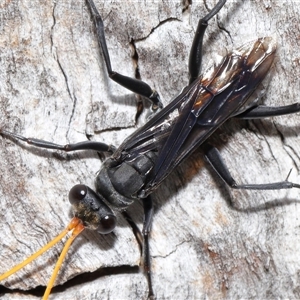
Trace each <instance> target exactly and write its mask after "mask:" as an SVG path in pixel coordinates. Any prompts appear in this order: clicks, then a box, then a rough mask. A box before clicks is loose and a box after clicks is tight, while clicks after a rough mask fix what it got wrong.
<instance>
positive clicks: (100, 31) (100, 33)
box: [86, 0, 162, 109]
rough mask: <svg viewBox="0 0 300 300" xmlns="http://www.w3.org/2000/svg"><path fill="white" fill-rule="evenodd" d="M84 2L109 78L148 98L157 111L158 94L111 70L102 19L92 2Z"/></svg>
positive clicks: (136, 81) (144, 85)
mask: <svg viewBox="0 0 300 300" xmlns="http://www.w3.org/2000/svg"><path fill="white" fill-rule="evenodd" d="M86 2H87V4H88V6H89V8H90V11H91V14H92V17H93V20H94V23H95V26H96V30H97V38H98V43H99V46H100V47H101V49H102V52H103V57H104V61H105V64H106V68H107V72H108V75H109V77H110V78H111V79H112V80H114V81H115V82H117V83H118V84H120V85H122V86H123V87H125V88H127V89H128V90H130V91H132V92H134V93H136V94H139V95H141V96H144V97H146V98H148V99H149V100H150V101H151V102H152V108H153V109H157V108H158V107H160V108H162V103H161V101H160V97H159V95H158V93H157V92H156V91H155V90H153V89H152V88H151V87H150V86H149V85H148V84H147V83H145V82H144V81H141V80H138V79H135V78H130V77H127V76H124V75H121V74H119V73H117V72H115V71H113V70H112V68H111V62H110V58H109V53H108V49H107V45H106V40H105V34H104V25H103V21H102V18H101V16H100V14H99V12H98V11H97V8H96V6H95V4H94V2H93V0H86Z"/></svg>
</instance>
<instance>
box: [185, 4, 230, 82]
mask: <svg viewBox="0 0 300 300" xmlns="http://www.w3.org/2000/svg"><path fill="white" fill-rule="evenodd" d="M225 3H226V0H220V1H219V2H218V3H217V4H216V6H215V7H214V8H213V9H212V10H211V11H210V12H209V13H208V14H207V15H206V16H205V17H204V18H202V19H200V20H199V23H198V26H197V30H196V34H195V37H194V40H193V44H192V48H191V51H190V57H189V73H190V84H191V83H192V82H193V81H194V80H195V79H197V77H198V76H199V74H200V70H201V62H202V46H203V36H204V33H205V30H206V28H207V25H208V21H209V20H210V19H211V18H212V17H213V16H215V15H216V14H217V13H218V12H219V11H220V9H221V8H222V7H223V5H224V4H225Z"/></svg>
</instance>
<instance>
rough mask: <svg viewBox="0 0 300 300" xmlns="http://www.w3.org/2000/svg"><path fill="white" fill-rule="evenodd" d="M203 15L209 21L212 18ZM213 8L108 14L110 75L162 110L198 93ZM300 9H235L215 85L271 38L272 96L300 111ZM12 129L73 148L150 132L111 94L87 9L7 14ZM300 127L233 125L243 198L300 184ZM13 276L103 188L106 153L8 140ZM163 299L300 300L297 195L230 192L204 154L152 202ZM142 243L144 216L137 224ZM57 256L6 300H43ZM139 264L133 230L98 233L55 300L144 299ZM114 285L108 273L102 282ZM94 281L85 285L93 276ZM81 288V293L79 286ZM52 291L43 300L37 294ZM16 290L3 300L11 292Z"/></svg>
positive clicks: (21, 277)
mask: <svg viewBox="0 0 300 300" xmlns="http://www.w3.org/2000/svg"><path fill="white" fill-rule="evenodd" d="M205 3H206V5H207V7H206V6H205ZM215 3H216V1H214V0H210V1H206V2H204V1H193V4H192V5H188V1H186V2H185V3H183V1H163V2H162V3H160V2H153V1H143V2H137V1H124V2H115V1H105V2H104V1H96V6H97V8H98V10H99V12H100V14H101V15H102V16H103V19H104V24H105V33H106V38H107V44H108V48H109V52H110V55H111V60H112V68H113V70H115V71H118V72H120V73H121V74H124V75H128V76H132V77H135V76H136V74H137V70H138V71H139V74H140V77H141V78H142V80H144V81H146V82H147V83H149V84H150V85H151V86H152V87H154V88H155V89H156V90H157V91H158V92H159V93H160V95H161V97H162V100H163V103H164V105H166V104H167V103H169V102H170V101H171V99H172V98H173V97H174V96H175V95H177V94H178V93H179V92H180V91H181V89H182V88H183V87H184V86H186V85H187V83H188V69H187V64H188V54H189V49H190V46H191V43H192V39H193V35H194V33H195V30H196V26H197V22H198V20H199V18H200V17H201V16H204V15H205V14H206V13H207V9H211V8H212V6H213V5H214V4H215ZM299 15H300V4H299V3H298V1H289V2H283V1H258V0H256V1H239V2H236V1H228V3H226V4H225V7H224V8H223V9H222V10H221V12H220V13H219V14H218V16H217V17H215V18H213V20H212V21H211V22H210V23H209V28H208V30H207V34H206V39H205V44H204V46H205V47H204V58H203V70H205V69H206V67H208V66H210V65H212V64H213V62H214V61H215V60H216V58H217V54H222V55H225V54H226V49H227V50H230V49H234V48H235V47H238V46H240V45H241V44H243V43H245V42H248V41H251V40H255V39H256V38H257V37H262V36H269V35H272V36H274V37H276V38H277V43H278V50H277V55H276V61H275V63H274V66H273V67H272V69H271V71H270V75H271V76H270V77H271V78H269V83H268V80H267V81H264V84H263V86H262V87H260V89H258V92H257V93H256V95H260V94H261V92H262V91H264V94H263V101H264V102H265V103H266V104H267V105H272V106H273V105H274V106H280V105H288V104H292V103H294V102H297V101H298V91H299V90H300V86H299V78H300V68H299V53H300V52H299V49H300V45H299V43H298V39H297V37H298V35H299ZM0 20H1V22H0V30H1V34H0V46H1V47H0V118H1V119H0V120H1V123H0V126H1V127H2V128H3V127H4V128H5V129H7V130H10V131H13V132H16V133H18V134H21V135H24V136H27V137H36V138H42V139H45V140H47V141H52V142H55V143H59V144H66V143H74V142H79V141H83V140H86V139H87V138H90V139H91V140H96V141H102V142H105V143H108V144H113V145H116V146H118V145H120V143H121V142H122V141H123V140H124V139H125V137H126V136H128V135H129V134H130V133H131V132H133V131H134V130H135V129H136V128H137V127H138V126H140V125H141V124H142V123H143V122H144V120H145V118H146V117H147V115H148V114H149V109H148V108H149V105H148V103H147V102H145V103H144V110H143V113H142V115H141V116H139V118H138V122H136V116H137V114H138V112H139V111H140V110H139V108H140V107H141V102H140V101H141V99H140V98H139V97H137V96H135V95H134V94H132V93H131V92H130V91H128V90H126V89H124V88H122V87H120V86H119V85H117V84H116V83H114V82H112V81H111V80H110V79H109V78H108V75H107V72H106V69H105V65H104V61H103V58H102V55H101V52H100V51H99V48H98V44H97V40H96V36H95V32H94V26H93V23H92V20H91V17H90V13H89V10H88V8H87V6H86V3H85V2H84V1H80V2H72V1H57V2H55V1H54V2H51V1H43V2H39V3H38V5H37V3H36V2H34V1H25V0H19V1H15V0H12V1H6V2H5V3H4V4H2V5H0ZM299 126H300V119H299V114H298V115H290V116H282V117H276V118H270V119H265V120H256V121H240V120H230V121H229V122H227V123H226V125H224V126H222V128H220V130H218V131H217V132H216V134H215V135H214V137H213V138H212V143H214V144H215V145H216V146H217V147H218V148H219V150H220V151H221V154H222V156H223V157H224V159H225V161H226V164H227V165H228V166H229V169H230V171H231V172H232V175H233V177H234V178H235V179H236V180H237V181H238V182H239V183H263V182H265V183H268V182H277V181H282V180H284V179H285V178H286V177H287V175H288V173H289V171H290V169H292V171H291V174H290V176H289V180H290V181H292V182H297V183H299V182H300V178H299V167H300V159H299V153H300V144H299V142H298V131H299ZM0 156H1V162H2V168H1V175H0V176H1V177H0V179H1V180H0V199H1V200H0V205H1V210H0V220H1V222H0V235H1V236H0V240H1V245H0V257H1V260H0V273H3V272H5V271H6V270H7V269H9V268H10V267H12V266H13V265H15V264H16V263H18V262H20V261H22V260H23V259H24V258H26V257H28V256H29V255H30V254H32V253H33V252H35V251H37V250H38V249H39V248H40V247H41V246H42V245H44V244H45V243H47V242H48V241H49V240H51V239H52V238H53V237H54V236H55V235H56V234H58V232H59V231H61V230H62V229H63V228H64V227H65V226H66V225H67V223H68V221H69V219H70V218H71V217H72V212H71V209H70V205H69V202H68V190H69V189H70V188H71V187H72V186H73V185H75V184H78V183H84V184H87V185H89V186H91V187H93V185H94V178H95V176H96V173H97V171H98V170H99V168H100V166H101V160H100V159H99V156H98V155H97V154H95V153H93V152H89V151H86V152H78V153H68V154H65V153H61V152H58V151H47V150H44V149H36V148H34V147H31V146H29V145H24V144H23V143H16V142H14V141H11V140H10V139H7V138H3V137H1V138H0ZM153 199H154V202H155V214H154V221H153V226H152V233H151V242H150V246H151V257H152V272H153V287H154V292H155V295H156V297H157V299H199V298H204V297H209V298H212V299H216V298H220V299H238V298H248V299H252V298H253V299H258V298H260V299H274V298H300V286H299V270H300V261H299V259H298V258H299V256H300V247H299V244H300V241H298V236H299V235H300V230H299V229H300V218H299V217H298V215H299V213H300V206H299V204H298V199H299V191H298V190H297V189H293V190H283V191H236V190H234V191H232V190H230V189H227V188H226V187H225V186H224V184H223V182H222V181H221V180H220V179H219V178H218V176H217V175H216V174H215V173H214V171H213V170H212V168H211V167H210V166H209V165H208V164H207V163H206V162H205V160H204V159H203V153H202V152H201V151H199V152H197V153H194V154H193V155H192V156H191V157H190V158H188V159H187V160H186V161H184V162H183V163H182V164H181V165H180V166H179V167H178V168H176V170H175V171H174V172H173V173H172V175H170V176H169V177H168V178H167V180H166V181H165V182H164V184H163V185H162V186H161V187H160V188H159V189H158V190H157V191H156V192H155V193H154V194H153ZM128 213H129V214H130V215H131V216H132V217H133V219H134V221H135V222H136V223H137V224H138V226H139V227H141V226H142V217H143V212H142V207H141V204H140V203H136V204H134V205H133V207H130V208H129V209H128ZM61 248H62V243H59V244H58V245H57V246H55V247H54V248H53V249H51V250H50V251H49V252H47V253H46V254H44V255H43V256H42V258H39V259H38V260H37V261H36V262H35V263H32V264H30V265H28V266H26V267H25V268H24V269H23V270H22V271H19V272H18V273H16V274H15V275H14V276H12V277H11V278H8V279H7V280H5V281H3V282H1V285H2V289H1V290H0V292H1V293H2V294H1V296H2V298H3V299H34V298H40V297H41V295H42V291H43V290H44V286H45V285H46V284H47V281H48V279H49V278H50V274H51V272H52V269H53V267H54V264H55V261H56V259H57V257H58V255H59V253H60V251H61ZM139 264H140V251H139V246H138V244H137V242H136V239H135V237H134V234H133V232H132V230H131V228H130V227H129V226H128V224H127V222H126V221H125V220H124V219H123V218H122V216H119V221H118V226H117V228H116V230H115V231H114V233H112V234H109V235H105V236H100V235H98V234H97V233H95V232H90V231H88V230H86V231H85V232H84V233H83V234H82V235H81V237H80V238H78V240H77V241H75V242H74V244H73V246H72V249H71V250H70V253H69V255H68V257H67V259H66V261H65V262H64V264H63V267H62V270H61V273H60V275H59V277H58V279H57V282H56V284H57V285H62V286H61V287H58V288H56V289H54V291H53V294H52V296H51V297H52V299H100V298H103V299H106V298H110V299H145V298H146V297H147V289H148V288H147V282H146V279H145V277H144V276H143V274H142V273H141V272H138V266H139ZM99 270H100V271H99ZM80 274H81V275H80ZM77 275H80V276H79V277H78V278H77V280H71V279H72V278H73V277H75V276H77ZM38 286H42V287H43V288H42V289H36V287H38ZM4 287H5V288H4Z"/></svg>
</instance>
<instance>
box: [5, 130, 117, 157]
mask: <svg viewBox="0 0 300 300" xmlns="http://www.w3.org/2000/svg"><path fill="white" fill-rule="evenodd" d="M0 135H4V136H8V137H11V138H13V139H16V140H21V141H23V142H26V143H27V144H30V145H33V146H35V147H38V148H46V149H53V150H62V151H66V152H71V151H77V150H95V151H97V152H110V153H113V152H114V150H115V147H114V146H112V145H107V144H104V143H100V142H94V141H84V142H79V143H76V144H66V145H59V144H55V143H52V142H48V141H44V140H40V139H35V138H27V137H24V136H22V135H19V134H15V133H12V132H9V131H6V130H1V129H0Z"/></svg>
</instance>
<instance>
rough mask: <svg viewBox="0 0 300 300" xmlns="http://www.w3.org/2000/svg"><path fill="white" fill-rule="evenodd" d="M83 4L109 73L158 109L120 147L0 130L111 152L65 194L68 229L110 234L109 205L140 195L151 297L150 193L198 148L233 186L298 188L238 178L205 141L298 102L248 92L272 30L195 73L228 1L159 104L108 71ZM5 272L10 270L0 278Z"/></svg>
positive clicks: (269, 47)
mask: <svg viewBox="0 0 300 300" xmlns="http://www.w3.org/2000/svg"><path fill="white" fill-rule="evenodd" d="M86 3H87V6H88V7H89V10H90V13H91V16H92V19H93V21H94V23H95V27H96V34H97V38H98V42H99V46H100V48H101V50H102V55H103V58H104V61H105V64H106V68H107V71H108V74H109V77H110V78H111V79H112V80H114V81H115V82H117V83H119V84H120V85H122V86H124V87H125V88H127V89H129V90H131V91H133V92H134V93H137V94H139V95H141V96H143V97H146V98H147V99H148V100H149V101H151V102H152V107H153V109H154V110H158V112H157V113H156V114H155V115H154V116H153V118H152V119H150V120H149V121H148V122H147V123H146V124H145V125H144V126H142V127H141V128H139V129H138V130H136V131H135V132H134V133H133V134H132V135H130V136H129V137H128V138H127V139H125V141H124V142H123V143H122V144H121V145H120V146H119V147H118V148H115V147H113V146H110V145H107V144H104V143H100V142H92V141H85V142H81V143H76V144H68V145H57V144H53V143H51V142H47V141H44V140H40V139H34V138H25V137H23V136H20V135H17V134H14V133H11V132H8V131H6V130H4V129H1V131H0V133H1V134H2V135H3V136H6V137H10V138H12V139H17V140H21V141H24V142H27V143H28V144H31V145H33V146H36V147H40V148H47V149H54V150H62V151H77V150H94V151H97V152H108V153H110V156H109V158H107V159H106V160H105V162H104V163H103V165H102V167H101V169H100V171H99V173H98V175H97V177H96V182H95V186H96V189H95V191H94V190H93V189H91V188H89V187H87V186H86V185H83V184H78V185H75V186H74V187H72V188H71V189H70V192H69V200H70V202H71V204H72V207H73V209H74V214H75V218H74V219H73V221H72V222H71V223H70V225H69V227H68V230H74V231H75V234H74V237H75V236H76V235H77V234H79V233H80V232H81V231H82V230H83V228H88V229H92V230H96V231H98V232H99V233H102V234H107V233H110V232H111V231H113V230H114V228H115V226H116V216H115V214H114V212H113V210H119V211H125V210H126V208H127V207H128V206H130V205H131V204H132V203H133V202H134V201H141V202H142V203H143V207H144V223H143V230H142V236H143V242H142V243H143V247H142V248H143V259H144V264H143V268H144V271H145V274H146V277H147V280H148V286H149V294H148V296H149V297H153V296H154V292H153V289H152V281H151V268H150V266H151V259H150V253H149V233H150V229H151V223H152V217H153V203H152V198H151V194H152V192H153V191H155V190H156V189H157V188H158V187H159V186H160V184H161V183H162V182H163V180H164V179H165V178H166V177H167V176H168V175H169V174H170V173H171V172H172V171H173V169H174V168H175V167H176V166H177V165H178V164H179V163H181V162H182V161H183V160H184V159H185V158H186V157H188V156H189V155H190V154H191V153H192V152H193V151H195V150H196V149H198V148H199V147H201V148H202V150H203V151H204V154H205V158H206V159H207V160H208V162H209V163H210V164H211V165H212V167H213V168H214V169H215V171H216V172H217V173H218V174H219V176H220V177H221V178H222V179H223V181H225V182H226V183H227V184H228V185H229V186H230V187H231V188H235V189H256V190H269V189H289V188H293V187H295V188H300V185H299V184H296V183H292V182H289V181H287V180H285V181H281V182H275V183H268V184H237V183H236V182H235V180H234V179H233V178H232V177H231V175H230V173H229V171H228V169H227V167H226V165H225V164H224V162H223V160H222V158H221V156H220V154H219V152H218V150H217V149H216V148H215V147H214V146H212V145H210V144H209V143H208V142H207V139H208V137H210V136H211V135H212V134H213V133H214V131H216V130H217V129H218V128H219V127H220V126H221V125H222V124H223V123H224V122H225V121H226V120H228V119H229V118H232V117H235V118H239V119H259V118H266V117H274V116H280V115H284V114H290V113H296V112H299V111H300V104H298V103H295V104H292V105H288V106H281V107H268V106H263V105H260V104H259V103H256V102H255V101H253V100H251V99H250V98H249V96H250V95H251V94H252V92H253V91H254V90H255V88H256V87H257V86H258V84H260V82H261V81H262V80H263V79H264V77H265V75H266V74H267V72H268V70H269V69H270V67H271V65H272V63H273V59H274V56H275V52H276V43H275V41H274V40H273V39H272V38H271V37H264V38H259V39H257V40H256V41H254V42H251V43H248V44H245V45H243V46H241V47H239V48H237V49H236V50H234V51H232V52H231V53H229V54H227V55H226V56H225V57H224V58H223V60H222V61H221V62H220V63H219V64H218V65H216V66H214V67H213V68H212V69H211V70H210V71H209V72H207V73H205V74H204V75H200V76H199V74H200V69H201V61H202V45H203V36H204V33H205V30H206V28H207V25H208V21H209V20H210V19H211V18H212V17H214V16H215V15H216V14H217V13H218V12H219V11H220V9H221V8H222V7H223V6H224V4H225V3H226V0H222V1H219V2H218V3H217V4H216V6H215V7H214V8H213V9H212V10H211V11H210V12H209V13H208V14H207V15H206V16H205V17H204V18H202V19H200V21H199V24H198V28H197V31H196V34H195V37H194V41H193V45H192V48H191V51H190V59H189V73H190V80H189V85H188V86H187V87H185V88H184V89H183V90H182V92H181V93H180V94H179V95H178V96H177V97H176V98H175V99H174V100H173V101H172V102H170V103H169V104H168V105H167V106H166V107H164V108H162V104H161V101H160V97H159V94H158V93H157V92H156V91H155V90H154V89H152V88H151V87H150V86H149V85H148V84H146V83H145V82H143V81H140V80H136V79H132V78H129V77H127V76H123V75H121V74H119V73H117V72H115V71H113V70H112V66H111V61H110V57H109V53H108V49H107V46H106V40H105V35H104V26H103V21H102V19H101V16H100V15H99V13H98V11H97V9H96V6H95V4H94V3H93V1H92V0H87V1H86ZM74 237H73V238H74ZM71 241H72V240H71ZM34 257H35V256H34ZM14 271H16V270H14ZM57 271H58V270H57ZM56 273H57V272H55V274H56ZM8 275H10V273H8V274H5V275H4V276H2V277H0V279H3V278H5V277H7V276H8ZM54 279H55V276H54V278H53V279H52V280H51V283H50V284H49V286H48V289H47V292H46V296H45V297H47V296H48V294H49V292H50V289H51V286H52V285H53V282H54Z"/></svg>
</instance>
